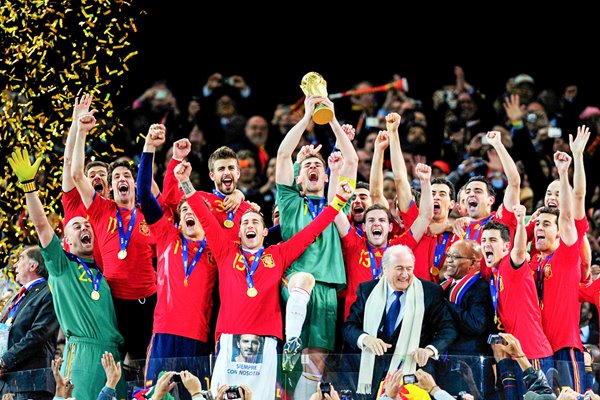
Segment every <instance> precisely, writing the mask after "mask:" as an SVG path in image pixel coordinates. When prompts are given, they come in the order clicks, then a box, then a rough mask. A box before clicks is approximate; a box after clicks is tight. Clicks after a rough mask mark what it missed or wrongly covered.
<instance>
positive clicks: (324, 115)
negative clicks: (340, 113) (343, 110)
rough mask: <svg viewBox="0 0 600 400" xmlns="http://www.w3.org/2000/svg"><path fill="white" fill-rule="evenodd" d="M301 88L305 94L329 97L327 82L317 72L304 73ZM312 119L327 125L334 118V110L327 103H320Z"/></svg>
mask: <svg viewBox="0 0 600 400" xmlns="http://www.w3.org/2000/svg"><path fill="white" fill-rule="evenodd" d="M300 88H301V89H302V91H303V92H304V95H305V96H321V97H327V82H326V81H325V79H323V77H322V76H321V74H319V73H317V72H309V73H308V74H306V75H304V77H303V78H302V82H300ZM312 119H313V121H315V123H317V124H319V125H325V124H327V123H329V122H331V120H332V119H333V111H332V110H331V109H330V108H329V107H327V106H326V105H325V104H323V103H319V104H317V105H316V106H315V110H314V111H313V114H312Z"/></svg>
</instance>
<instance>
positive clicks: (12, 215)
mask: <svg viewBox="0 0 600 400" xmlns="http://www.w3.org/2000/svg"><path fill="white" fill-rule="evenodd" d="M63 3H64V2H49V1H48V0H33V1H32V0H6V1H4V2H2V3H1V5H0V34H1V35H2V46H1V47H0V73H1V74H2V76H3V77H6V79H3V82H6V83H5V84H4V87H2V88H0V104H2V109H1V110H0V116H1V118H0V139H1V141H2V143H1V144H0V165H2V172H3V173H2V174H0V229H1V231H2V233H1V234H0V263H3V264H6V263H7V262H8V258H9V256H10V255H11V254H12V253H14V252H15V251H17V250H18V249H20V248H21V247H22V246H23V245H26V244H33V243H35V242H36V241H37V238H36V237H35V234H34V233H35V229H34V227H33V225H32V224H31V223H30V222H29V221H28V220H27V218H26V214H25V213H24V210H25V207H24V196H23V193H22V191H21V189H20V187H19V186H18V185H17V180H16V177H15V176H14V175H13V172H12V170H11V169H10V167H9V165H8V163H7V162H6V159H7V157H8V156H9V155H10V153H11V152H12V151H13V150H14V149H15V148H16V147H21V148H28V149H29V152H30V154H31V155H32V156H41V155H42V154H43V155H44V159H43V161H42V165H41V167H40V172H39V173H38V176H37V179H38V183H39V187H40V191H39V194H40V197H41V199H42V203H43V204H44V208H45V210H46V212H47V213H48V215H49V216H52V215H54V216H56V215H59V214H62V205H61V200H60V199H61V182H62V162H63V146H64V140H65V137H66V132H68V130H69V125H70V123H71V121H70V119H71V115H72V112H73V102H74V100H75V97H78V96H81V94H83V93H93V95H94V99H95V100H94V104H93V108H96V109H98V110H101V112H102V114H103V116H104V117H103V118H98V124H97V127H96V128H95V130H94V134H92V135H90V136H89V139H88V140H89V141H88V148H89V154H88V155H87V156H88V158H89V159H92V158H94V157H95V158H96V159H102V160H106V161H110V159H111V158H114V157H115V156H117V155H121V154H123V153H124V150H123V149H121V148H119V144H118V141H114V140H113V135H114V134H115V132H117V131H118V130H119V129H120V128H121V125H120V122H119V119H118V117H117V115H118V112H115V110H114V106H113V101H114V99H115V98H118V96H119V93H121V90H122V87H123V84H124V83H125V77H126V75H127V74H126V73H125V72H126V71H128V68H127V66H126V65H125V62H126V61H128V60H130V59H131V58H132V57H134V56H136V55H137V51H135V49H133V48H132V44H131V40H130V39H131V37H132V36H131V35H134V34H135V32H136V31H137V28H136V24H137V23H138V21H137V19H138V18H140V16H143V15H144V14H145V13H144V12H141V10H139V9H137V10H136V8H135V7H134V6H133V3H134V2H125V1H117V2H115V1H112V0H94V1H92V0H82V1H81V2H80V3H79V4H80V6H79V7H76V8H69V6H68V5H67V4H63ZM139 3H140V4H143V2H139ZM99 66H101V67H100V68H99ZM119 107H121V106H119ZM117 111H119V110H117ZM111 141H114V142H115V143H114V144H112V143H111Z"/></svg>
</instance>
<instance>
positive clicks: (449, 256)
mask: <svg viewBox="0 0 600 400" xmlns="http://www.w3.org/2000/svg"><path fill="white" fill-rule="evenodd" d="M446 258H449V259H451V260H461V259H463V258H466V259H470V258H471V257H463V256H457V255H456V254H452V253H446Z"/></svg>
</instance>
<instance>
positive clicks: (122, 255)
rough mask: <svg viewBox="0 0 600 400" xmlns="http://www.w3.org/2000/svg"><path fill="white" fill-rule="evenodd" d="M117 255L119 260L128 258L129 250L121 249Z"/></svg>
mask: <svg viewBox="0 0 600 400" xmlns="http://www.w3.org/2000/svg"><path fill="white" fill-rule="evenodd" d="M117 257H119V260H124V259H125V258H127V250H119V254H118V255H117Z"/></svg>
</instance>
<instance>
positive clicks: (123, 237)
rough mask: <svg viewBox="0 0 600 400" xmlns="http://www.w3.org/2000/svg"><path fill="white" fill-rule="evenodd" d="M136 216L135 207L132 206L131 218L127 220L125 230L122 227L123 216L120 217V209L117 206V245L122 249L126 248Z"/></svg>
mask: <svg viewBox="0 0 600 400" xmlns="http://www.w3.org/2000/svg"><path fill="white" fill-rule="evenodd" d="M136 216H137V207H134V208H133V211H131V219H130V220H129V225H127V232H125V231H124V229H123V217H121V211H120V210H119V206H117V226H118V228H119V247H120V248H121V250H123V251H126V250H127V245H128V244H129V239H131V233H132V232H133V227H134V225H135V218H136Z"/></svg>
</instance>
